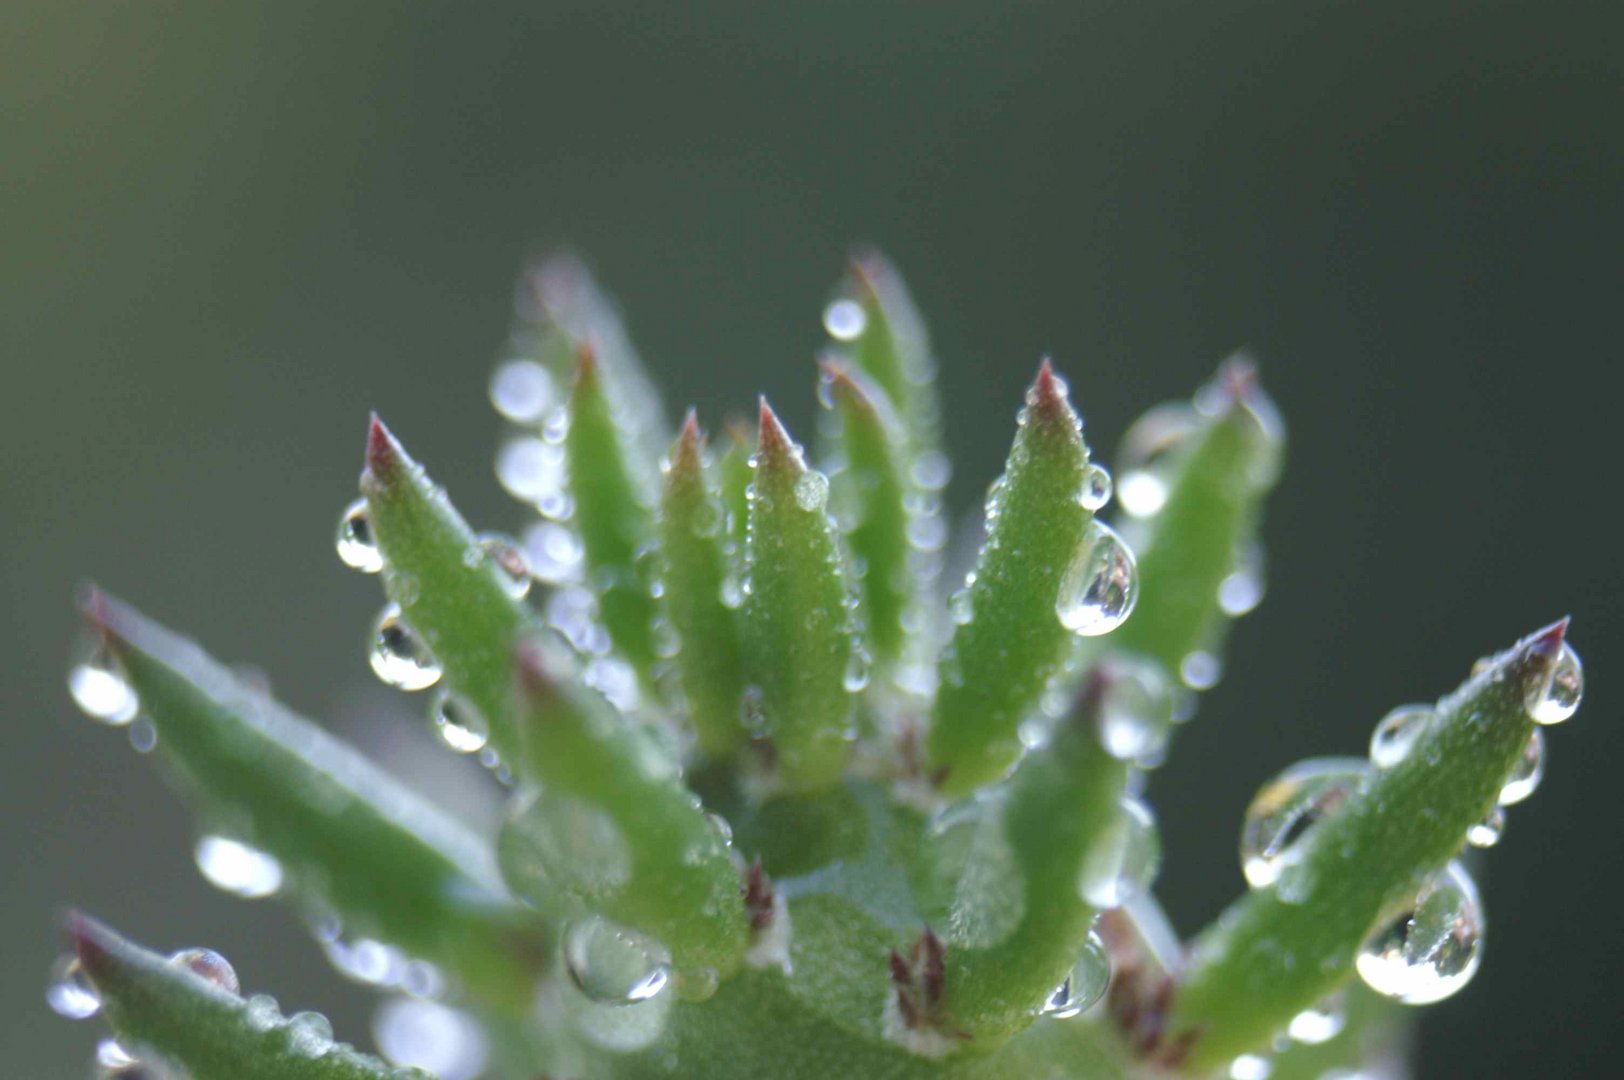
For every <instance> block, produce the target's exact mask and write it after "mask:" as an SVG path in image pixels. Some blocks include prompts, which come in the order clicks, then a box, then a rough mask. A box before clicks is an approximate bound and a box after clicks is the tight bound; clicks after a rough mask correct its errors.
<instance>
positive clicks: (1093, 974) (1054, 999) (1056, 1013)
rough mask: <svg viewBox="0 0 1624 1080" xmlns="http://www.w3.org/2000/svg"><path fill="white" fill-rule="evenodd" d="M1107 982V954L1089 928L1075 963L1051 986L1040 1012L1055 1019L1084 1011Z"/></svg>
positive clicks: (1091, 1004)
mask: <svg viewBox="0 0 1624 1080" xmlns="http://www.w3.org/2000/svg"><path fill="white" fill-rule="evenodd" d="M1110 982H1111V954H1110V953H1108V952H1107V951H1106V949H1105V942H1103V941H1101V940H1100V936H1099V934H1097V933H1095V932H1094V931H1092V930H1090V931H1089V932H1088V939H1087V940H1086V941H1084V942H1083V948H1082V951H1081V952H1080V953H1079V954H1078V956H1077V962H1076V963H1074V964H1073V965H1072V966H1071V972H1070V974H1068V975H1067V976H1066V981H1065V982H1063V983H1061V984H1060V985H1059V986H1058V987H1056V988H1055V991H1054V993H1052V994H1050V995H1049V1000H1047V1001H1045V1002H1044V1003H1043V1010H1042V1012H1043V1015H1044V1016H1048V1017H1051V1018H1053V1019H1055V1020H1067V1019H1070V1018H1071V1017H1073V1016H1077V1015H1079V1014H1081V1013H1085V1012H1087V1011H1088V1010H1089V1008H1090V1007H1091V1006H1093V1005H1094V1003H1095V1002H1097V1001H1099V1000H1100V998H1102V997H1104V996H1105V988H1106V987H1107V986H1108V985H1110Z"/></svg>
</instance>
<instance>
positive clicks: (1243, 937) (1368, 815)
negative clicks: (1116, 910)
mask: <svg viewBox="0 0 1624 1080" xmlns="http://www.w3.org/2000/svg"><path fill="white" fill-rule="evenodd" d="M1566 626H1567V623H1566V620H1564V621H1563V622H1559V623H1556V624H1554V625H1552V626H1550V627H1547V628H1546V629H1544V630H1541V631H1539V632H1538V633H1535V634H1533V635H1531V636H1530V637H1527V638H1525V639H1523V640H1522V641H1520V642H1519V643H1517V644H1516V645H1515V646H1513V647H1512V648H1511V649H1510V650H1508V651H1507V652H1505V653H1502V654H1501V655H1499V656H1498V657H1496V658H1494V659H1493V660H1492V661H1491V662H1489V663H1487V664H1485V665H1483V666H1482V667H1481V669H1480V670H1479V671H1478V672H1477V674H1475V675H1474V676H1473V677H1472V678H1471V679H1470V680H1469V681H1467V682H1466V683H1465V684H1464V685H1463V686H1462V687H1461V688H1460V689H1459V690H1457V691H1456V692H1455V693H1453V694H1451V695H1449V696H1447V697H1445V698H1443V699H1442V700H1441V701H1439V702H1438V704H1437V707H1436V715H1435V717H1434V718H1433V719H1432V720H1431V721H1430V722H1428V723H1427V724H1426V725H1425V726H1424V728H1423V729H1422V731H1421V733H1420V735H1419V737H1418V738H1417V741H1416V742H1415V743H1414V745H1412V746H1411V747H1410V749H1409V750H1408V752H1407V753H1406V754H1405V755H1404V757H1403V759H1402V760H1401V761H1399V762H1397V763H1396V764H1392V765H1390V766H1389V767H1387V768H1383V769H1380V770H1376V769H1372V770H1370V771H1369V772H1368V773H1366V774H1365V776H1364V778H1363V780H1362V781H1361V782H1360V783H1359V784H1358V785H1357V787H1356V788H1355V789H1354V790H1353V791H1352V792H1351V793H1350V794H1349V795H1348V796H1347V797H1346V798H1345V799H1344V800H1343V801H1342V802H1340V804H1338V805H1337V806H1336V807H1335V808H1334V809H1331V810H1329V811H1328V812H1327V814H1326V816H1325V817H1324V818H1323V820H1321V821H1320V822H1319V823H1318V824H1316V825H1314V826H1313V827H1312V828H1311V829H1310V830H1309V831H1308V832H1307V833H1305V834H1304V835H1303V837H1302V838H1301V839H1300V840H1298V841H1297V842H1296V844H1297V845H1300V847H1297V846H1294V847H1293V850H1292V858H1291V865H1290V867H1289V868H1288V869H1287V870H1286V871H1285V872H1283V873H1282V874H1281V876H1280V878H1279V880H1277V881H1276V882H1274V883H1273V884H1272V885H1269V886H1267V887H1265V888H1260V889H1255V890H1253V891H1252V892H1250V893H1248V894H1247V895H1246V896H1244V897H1242V898H1241V899H1240V900H1238V901H1236V902H1235V904H1233V905H1232V906H1231V907H1230V909H1229V910H1228V911H1227V912H1226V913H1225V914H1224V915H1223V916H1222V917H1221V918H1220V919H1219V920H1218V921H1217V922H1216V923H1215V924H1214V925H1213V926H1212V927H1211V928H1209V929H1208V930H1206V931H1205V932H1204V933H1203V934H1202V935H1201V936H1200V938H1199V939H1198V940H1197V942H1196V946H1195V951H1194V954H1193V957H1192V962H1191V966H1190V968H1189V971H1188V974H1187V977H1186V980H1185V984H1184V986H1183V988H1182V989H1181V990H1180V992H1179V994H1178V996H1177V998H1176V1000H1175V1003H1174V1011H1173V1017H1172V1020H1171V1023H1170V1027H1169V1032H1170V1036H1171V1038H1170V1042H1169V1044H1168V1045H1169V1046H1178V1045H1179V1044H1180V1041H1181V1040H1185V1039H1189V1040H1193V1045H1192V1046H1191V1048H1190V1052H1189V1056H1188V1063H1189V1065H1190V1066H1191V1067H1192V1068H1195V1069H1205V1068H1211V1067H1213V1066H1215V1065H1217V1064H1219V1063H1221V1062H1223V1061H1226V1060H1228V1059H1230V1058H1232V1057H1234V1056H1235V1055H1237V1054H1240V1053H1244V1052H1246V1051H1248V1050H1250V1049H1253V1048H1255V1047H1259V1046H1263V1045H1265V1044H1267V1043H1268V1042H1269V1040H1270V1039H1271V1038H1272V1037H1273V1036H1274V1035H1275V1033H1276V1032H1278V1031H1280V1030H1281V1029H1283V1028H1284V1027H1285V1026H1286V1024H1287V1023H1288V1022H1289V1021H1290V1020H1291V1018H1292V1017H1293V1016H1295V1015H1296V1014H1297V1013H1298V1012H1300V1011H1301V1010H1303V1009H1305V1008H1308V1007H1309V1006H1310V1005H1312V1004H1314V1003H1315V1002H1316V1001H1318V1000H1319V999H1320V998H1322V997H1323V996H1324V995H1326V994H1327V993H1329V992H1330V991H1332V990H1334V989H1336V987H1337V986H1338V985H1340V984H1341V983H1342V982H1344V981H1345V980H1346V979H1347V978H1348V977H1349V975H1351V974H1352V972H1353V963H1354V958H1355V956H1356V954H1357V952H1358V950H1359V947H1360V944H1361V943H1362V942H1363V941H1364V940H1365V938H1366V936H1367V935H1368V934H1369V933H1370V932H1371V931H1372V929H1373V928H1375V927H1377V926H1378V925H1380V924H1381V922H1382V921H1384V920H1385V919H1389V918H1392V917H1394V916H1395V915H1397V914H1399V913H1401V912H1402V911H1403V910H1404V908H1405V906H1406V905H1408V904H1411V903H1413V902H1414V901H1415V898H1416V896H1417V894H1418V893H1419V892H1421V890H1422V889H1423V888H1424V887H1425V886H1426V885H1427V883H1428V882H1429V881H1431V880H1432V879H1433V875H1435V874H1436V873H1437V872H1438V871H1439V870H1441V869H1442V868H1443V867H1444V866H1445V864H1447V863H1448V862H1449V861H1450V860H1451V859H1452V858H1453V857H1454V856H1455V855H1456V854H1457V853H1458V852H1459V851H1460V849H1461V847H1462V845H1463V844H1464V842H1465V837H1466V832H1467V830H1468V829H1469V828H1471V827H1472V826H1473V825H1475V824H1476V823H1478V822H1479V821H1481V820H1482V819H1483V818H1484V816H1485V815H1487V814H1488V813H1489V812H1490V811H1491V810H1492V809H1493V808H1494V807H1495V805H1496V804H1497V802H1498V800H1499V796H1500V791H1501V789H1502V787H1504V785H1505V783H1506V781H1507V779H1508V777H1510V776H1511V775H1512V773H1513V770H1514V769H1515V768H1516V766H1517V764H1518V761H1519V759H1520V758H1521V757H1522V756H1523V754H1524V751H1525V749H1526V748H1527V747H1528V746H1529V740H1530V739H1532V738H1534V737H1535V730H1534V724H1533V721H1532V720H1531V719H1530V717H1529V713H1528V709H1527V706H1526V704H1525V698H1526V695H1527V694H1528V692H1529V690H1530V688H1532V687H1538V686H1543V685H1544V684H1546V683H1548V682H1549V680H1550V678H1551V673H1552V670H1553V668H1554V665H1555V664H1556V662H1557V660H1558V658H1559V656H1560V654H1561V652H1562V647H1563V638H1564V635H1565V633H1566ZM1299 852H1300V853H1299Z"/></svg>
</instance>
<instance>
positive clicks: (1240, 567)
mask: <svg viewBox="0 0 1624 1080" xmlns="http://www.w3.org/2000/svg"><path fill="white" fill-rule="evenodd" d="M1264 590H1265V586H1264V580H1263V546H1262V545H1261V544H1257V543H1252V544H1248V545H1246V546H1245V547H1244V548H1243V549H1242V550H1241V552H1240V553H1239V555H1237V556H1236V559H1235V568H1234V569H1233V570H1231V571H1230V572H1229V573H1228V574H1226V575H1225V576H1224V579H1223V580H1222V581H1220V582H1219V583H1218V610H1219V611H1222V612H1223V613H1224V614H1225V615H1228V616H1229V617H1230V618H1232V619H1238V618H1240V617H1241V616H1242V615H1245V614H1247V613H1248V612H1250V611H1252V610H1254V609H1255V608H1256V607H1257V606H1258V605H1259V604H1261V603H1262V602H1263V593H1264Z"/></svg>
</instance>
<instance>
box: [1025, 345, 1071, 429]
mask: <svg viewBox="0 0 1624 1080" xmlns="http://www.w3.org/2000/svg"><path fill="white" fill-rule="evenodd" d="M1026 401H1027V405H1028V406H1030V408H1031V411H1032V413H1033V415H1034V416H1035V417H1038V418H1042V419H1048V420H1057V419H1062V418H1064V419H1068V420H1073V419H1074V417H1075V414H1074V413H1073V412H1072V409H1071V402H1070V401H1068V400H1067V399H1066V382H1065V380H1064V379H1062V378H1061V377H1060V376H1059V375H1056V374H1055V371H1054V365H1053V364H1051V363H1050V362H1049V358H1048V357H1047V356H1045V357H1044V358H1043V363H1041V364H1039V365H1038V374H1037V378H1035V379H1033V380H1032V389H1031V390H1030V391H1028V392H1027V395H1026Z"/></svg>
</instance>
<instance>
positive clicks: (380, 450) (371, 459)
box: [367, 413, 407, 480]
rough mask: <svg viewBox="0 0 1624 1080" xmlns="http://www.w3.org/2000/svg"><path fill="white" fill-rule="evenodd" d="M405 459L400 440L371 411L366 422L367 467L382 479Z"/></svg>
mask: <svg viewBox="0 0 1624 1080" xmlns="http://www.w3.org/2000/svg"><path fill="white" fill-rule="evenodd" d="M406 460H407V458H406V451H405V450H404V449H403V448H402V447H401V445H400V440H399V439H396V438H395V436H394V433H393V432H391V431H390V430H389V428H388V427H387V426H385V424H384V422H383V421H382V420H381V419H379V418H378V414H377V413H373V414H372V418H371V420H370V422H369V423H368V424H367V469H368V470H370V471H371V472H372V474H373V475H374V476H376V477H377V478H378V479H380V480H384V479H387V478H388V477H389V476H391V475H392V474H394V473H395V472H397V471H398V470H399V469H400V467H401V466H402V465H403V464H405V462H406Z"/></svg>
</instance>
